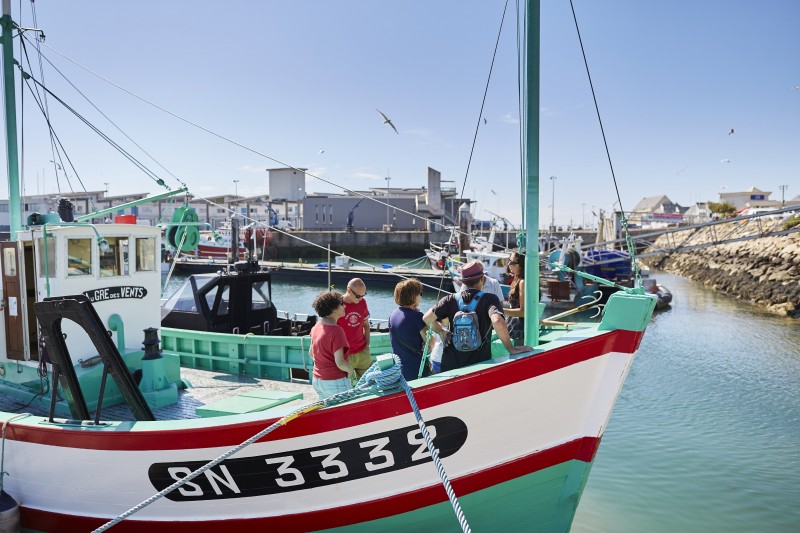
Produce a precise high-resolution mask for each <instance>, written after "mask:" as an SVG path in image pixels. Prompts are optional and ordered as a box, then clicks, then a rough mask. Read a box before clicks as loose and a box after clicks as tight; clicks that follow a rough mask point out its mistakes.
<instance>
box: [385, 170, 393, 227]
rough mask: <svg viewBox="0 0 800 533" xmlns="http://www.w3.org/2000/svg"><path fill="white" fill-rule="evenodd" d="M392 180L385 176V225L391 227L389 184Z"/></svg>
mask: <svg viewBox="0 0 800 533" xmlns="http://www.w3.org/2000/svg"><path fill="white" fill-rule="evenodd" d="M391 180H392V178H390V177H389V176H386V225H391V218H390V208H389V183H391Z"/></svg>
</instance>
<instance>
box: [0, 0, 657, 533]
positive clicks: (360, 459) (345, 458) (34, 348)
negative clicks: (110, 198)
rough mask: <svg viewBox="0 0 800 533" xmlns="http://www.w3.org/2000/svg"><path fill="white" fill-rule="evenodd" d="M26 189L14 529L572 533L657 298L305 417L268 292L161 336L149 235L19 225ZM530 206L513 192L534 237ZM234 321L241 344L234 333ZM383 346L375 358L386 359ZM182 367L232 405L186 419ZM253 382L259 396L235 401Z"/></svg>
mask: <svg viewBox="0 0 800 533" xmlns="http://www.w3.org/2000/svg"><path fill="white" fill-rule="evenodd" d="M3 5H4V8H5V10H6V11H5V12H4V15H3V43H4V52H5V55H4V58H5V59H6V60H5V61H4V68H5V69H6V79H13V76H14V72H13V70H14V69H13V64H12V63H11V62H10V61H8V60H7V59H8V58H9V57H10V53H11V38H12V32H13V31H14V28H15V25H14V24H13V22H12V21H11V18H10V13H9V12H8V10H10V2H4V4H3ZM538 17H539V13H538V2H535V1H530V2H528V6H527V12H526V13H520V16H519V20H521V21H525V24H526V27H525V28H521V33H522V34H524V35H525V36H526V39H527V50H528V52H527V59H528V61H524V62H522V64H523V65H525V66H526V77H525V80H526V81H525V101H526V105H525V110H526V111H525V112H526V113H527V114H526V115H525V117H524V120H523V121H522V123H523V124H524V127H525V135H526V136H527V139H529V142H527V143H524V145H525V148H526V150H529V153H527V154H526V159H525V166H526V170H527V172H526V173H525V175H524V177H523V180H524V181H526V182H527V181H528V180H533V179H538V168H537V167H536V165H535V164H534V163H535V162H537V161H538V115H536V113H538V111H539V102H538V85H537V83H538V76H537V75H536V74H537V73H536V70H537V69H535V68H531V69H527V65H528V64H529V63H531V62H533V61H534V60H535V59H536V58H537V56H538V53H536V51H537V50H538V42H537V39H538V35H539V31H538V28H537V27H536V25H538V23H539V22H538ZM528 22H530V24H531V25H532V26H530V27H528ZM20 35H21V34H19V33H17V35H16V36H17V37H19V36H20ZM21 64H22V62H20V63H18V65H21ZM14 85H15V84H14V83H7V84H6V91H7V93H6V99H5V101H6V106H8V107H7V110H6V116H7V117H8V116H13V114H14V112H15V111H16V110H15V100H14V93H13V91H14ZM8 131H9V132H10V133H9V138H10V140H9V151H8V152H9V157H10V158H16V143H15V138H14V139H11V137H12V136H13V135H15V132H14V129H13V128H12V127H11V126H9V129H8ZM12 134H13V135H12ZM16 168H17V165H16V164H14V163H12V162H10V163H9V169H16ZM18 180H19V176H17V175H16V174H15V173H14V172H12V171H11V170H10V172H9V181H10V183H11V184H12V185H10V191H9V192H10V206H12V207H11V210H12V211H11V240H10V241H9V242H5V243H3V244H2V262H3V269H2V272H3V274H2V275H3V285H2V287H3V295H2V296H3V301H6V302H8V305H7V306H6V307H5V309H4V313H5V324H6V328H5V329H4V330H3V331H2V335H3V336H4V338H5V341H6V343H5V345H6V346H7V350H6V351H5V352H4V353H2V354H0V369H2V372H0V396H2V397H3V398H5V400H6V403H4V404H3V410H2V412H0V420H2V422H3V427H4V442H3V445H4V472H3V474H4V475H5V477H4V485H3V489H4V492H5V493H6V494H7V495H8V496H9V497H10V498H13V499H15V500H16V501H17V502H19V511H20V518H21V525H22V527H23V528H24V529H26V530H36V531H76V532H79V531H89V530H92V529H95V528H100V529H101V530H105V529H106V528H108V527H111V526H113V527H114V531H120V532H134V531H135V532H139V531H150V532H156V533H158V532H170V533H183V532H192V533H194V532H197V531H205V530H208V531H212V530H213V531H242V530H244V531H255V530H277V531H322V530H331V529H334V528H345V529H347V530H353V531H400V530H405V531H407V530H413V529H420V528H425V529H443V530H452V529H453V527H454V525H455V521H456V517H457V518H458V520H459V521H460V522H461V524H462V525H463V526H464V529H466V528H467V527H468V526H466V524H467V521H469V524H470V526H471V527H472V528H474V530H476V531H486V530H500V531H513V530H533V529H536V530H547V531H568V530H569V529H570V525H571V523H572V519H573V516H574V513H575V509H576V506H577V504H578V501H579V500H580V496H581V493H582V491H583V488H584V486H585V485H586V481H587V477H588V475H589V472H590V470H591V467H592V464H593V462H594V459H595V454H596V452H597V449H598V446H599V445H600V441H601V439H602V437H603V433H604V431H605V428H606V426H607V424H608V421H609V417H610V415H611V410H612V408H613V406H614V403H615V401H616V399H617V397H618V395H619V393H620V390H621V388H622V386H623V383H624V381H625V377H626V376H627V374H628V371H629V370H630V367H631V364H632V361H633V357H634V354H635V353H636V351H637V350H638V348H639V346H640V343H641V341H642V338H643V335H644V332H645V329H646V327H647V325H648V322H649V319H650V316H651V314H652V311H653V308H654V306H655V300H656V298H655V297H654V296H653V295H649V294H645V293H644V291H643V290H642V289H641V288H633V289H625V290H622V291H620V292H618V293H616V294H613V295H611V297H610V298H609V300H608V303H607V304H606V306H605V307H604V309H603V312H602V317H601V319H600V321H599V322H595V323H579V324H575V325H572V326H570V327H562V326H558V325H555V326H554V325H545V326H542V327H540V324H539V321H538V320H534V319H531V320H526V321H525V328H526V331H525V339H526V342H527V343H528V344H530V345H531V346H533V349H532V350H531V351H530V352H527V353H522V354H515V355H513V356H511V355H509V353H508V352H507V351H506V350H505V348H504V347H503V345H502V344H501V343H499V342H498V341H494V342H493V343H492V358H491V359H489V360H487V361H484V362H481V363H479V364H476V365H472V366H469V367H465V368H459V369H455V370H450V371H446V372H443V373H440V374H436V375H433V376H428V377H423V378H420V379H417V380H413V381H411V382H410V383H408V384H406V383H405V382H404V381H398V379H402V378H398V377H397V376H399V375H401V374H400V373H398V372H397V370H398V367H397V365H392V364H391V361H388V363H389V364H388V365H380V366H379V365H374V366H373V369H372V370H371V373H370V376H371V377H370V380H365V381H364V382H363V383H361V384H360V387H359V389H358V391H357V394H358V395H359V396H358V397H357V398H356V393H353V394H352V395H349V393H348V394H345V395H342V396H337V397H336V398H333V399H329V400H327V401H326V402H324V403H323V402H316V403H312V404H309V403H307V402H305V401H303V395H302V394H298V393H294V392H292V391H291V390H286V388H291V387H289V386H292V385H296V383H292V381H296V379H297V378H296V376H295V375H293V373H292V372H291V369H292V368H294V367H295V366H297V365H303V366H304V368H305V369H306V371H307V372H308V371H310V370H311V369H312V365H313V361H312V359H311V357H310V356H309V352H308V351H309V345H310V342H309V341H310V339H309V337H308V335H305V334H303V332H297V333H299V334H292V333H294V332H292V331H289V332H288V333H289V335H277V336H274V335H273V334H272V333H273V331H274V329H273V319H275V318H276V317H275V316H274V313H273V306H272V305H271V301H270V302H269V303H268V300H271V295H270V293H269V291H268V290H265V289H264V285H263V281H264V279H262V278H260V277H259V276H260V275H261V274H260V273H258V272H254V271H251V270H250V268H251V267H249V266H244V265H240V266H239V267H236V266H234V269H233V271H231V270H227V271H226V272H220V273H218V274H215V276H217V278H214V282H213V283H212V282H211V281H210V280H209V281H205V282H202V283H201V281H202V280H200V279H199V278H197V279H195V280H194V282H193V283H194V286H193V287H192V291H191V297H190V298H189V297H187V299H186V300H185V302H182V300H181V297H180V296H178V297H176V300H175V302H176V305H175V306H173V307H172V308H171V310H168V312H167V315H165V317H166V318H169V315H170V314H171V313H173V312H187V313H194V315H195V317H196V319H197V320H198V321H200V320H201V318H203V319H207V318H208V316H209V315H207V314H206V313H204V312H200V311H205V310H207V309H208V310H213V313H214V316H215V320H217V321H218V322H215V323H213V324H212V326H213V327H209V324H208V323H207V322H206V323H205V324H200V323H199V322H198V325H199V327H198V329H190V328H188V327H187V326H186V324H185V323H183V324H181V323H175V324H174V325H178V326H181V327H165V326H162V325H161V307H160V302H159V280H160V272H159V265H160V262H158V261H156V257H157V255H156V253H157V251H158V250H159V249H160V232H159V231H158V229H157V228H149V227H146V226H134V225H123V224H115V225H112V224H110V225H103V224H101V225H92V224H89V223H73V222H68V221H64V220H61V219H57V218H55V217H52V218H46V219H32V220H29V221H27V224H26V226H25V227H20V226H21V221H20V220H19V217H18V216H17V215H18V214H19V213H18V212H16V211H15V209H16V208H17V207H14V206H18V204H19V201H18V200H19V198H18V187H17V184H18ZM526 184H527V183H526ZM526 184H523V185H526ZM535 189H536V188H535V187H523V190H526V191H530V192H529V197H528V198H527V199H526V204H527V205H528V206H530V207H529V210H528V212H527V213H526V227H528V228H533V231H534V232H535V231H536V230H535V228H537V227H538V207H537V206H538V198H537V197H535V195H534V194H533V192H532V191H534V190H535ZM126 226H127V227H126ZM181 227H182V226H178V227H177V228H178V229H175V228H173V229H171V230H170V231H168V232H167V235H168V238H169V239H170V240H171V242H173V243H175V242H179V243H183V242H184V241H185V240H186V239H185V235H184V236H181V237H180V238H177V237H178V236H179V234H181V233H182V232H181V230H180V228H181ZM192 235H194V234H193V233H192ZM181 247H182V245H181ZM248 276H249V277H251V280H250V284H249V288H246V289H245V290H246V291H250V294H249V299H248V298H245V300H237V299H236V294H238V292H239V288H238V284H236V285H237V287H236V288H235V287H234V285H232V284H228V283H227V282H228V281H232V280H239V281H240V280H242V279H244V278H245V277H248ZM526 278H527V279H530V280H532V281H531V283H530V285H529V288H530V290H528V291H526V308H527V309H530V310H532V311H534V310H536V309H538V307H539V306H538V302H536V297H537V296H538V295H537V294H536V293H537V292H538V291H537V288H538V262H537V261H529V262H527V263H526ZM257 285H258V287H257ZM246 287H247V286H246ZM254 293H255V294H254ZM178 302H182V303H181V305H183V303H185V304H186V305H187V306H188V307H187V309H183V308H180V309H178V307H179V306H178V305H177V304H178ZM192 306H194V309H192ZM231 313H233V314H236V315H237V316H240V317H242V316H244V317H245V318H246V320H248V324H251V323H252V325H248V326H247V328H244V329H247V331H244V329H239V330H238V331H235V330H231V328H235V327H237V326H234V325H233V322H224V321H225V320H226V315H229V314H231ZM248 315H250V316H248ZM184 318H186V317H184ZM231 318H233V317H231ZM278 323H279V322H276V324H278ZM266 324H269V327H267V326H266ZM208 329H211V331H208ZM281 329H283V328H282V327H281ZM290 329H291V328H290ZM140 331H143V335H142V334H139V335H137V332H140ZM283 332H284V333H286V331H285V330H284V331H283ZM159 335H160V339H159ZM387 337H388V336H383V337H376V338H375V339H374V340H373V341H372V343H371V348H373V349H374V350H375V352H376V353H380V352H379V350H380V346H378V344H379V342H378V341H387V340H388V339H387ZM371 339H372V338H371ZM160 347H161V348H163V350H162V349H159V348H160ZM382 362H383V361H382ZM187 367H197V368H200V369H202V370H203V371H205V372H208V373H211V376H212V377H211V378H210V379H209V380H208V383H209V385H208V387H198V389H206V388H207V389H212V390H214V391H217V392H218V393H219V394H220V395H222V394H225V393H227V394H228V396H223V397H221V398H218V399H215V400H212V399H208V398H206V399H205V400H198V399H197V398H196V397H195V396H193V395H192V391H191V390H190V389H189V390H187V389H185V386H186V384H185V382H184V378H183V377H182V372H183V371H184V369H186V368H187ZM392 376H394V379H395V380H394V381H391V382H390V381H389V378H390V377H392ZM109 377H110V378H111V379H109ZM232 383H235V384H236V385H232ZM306 383H307V382H306ZM253 384H258V387H255V388H253V387H252V386H253ZM244 385H249V386H250V388H252V389H253V390H248V391H247V393H241V394H238V395H236V393H237V392H239V390H240V389H236V388H234V387H239V386H244ZM281 387H284V388H281ZM232 389H233V390H232ZM404 391H406V392H404ZM197 392H201V391H197ZM231 395H235V396H231ZM47 397H49V399H50V401H46V400H45V401H43V399H44V398H47ZM186 400H188V401H186ZM114 404H117V405H114ZM542 406H547V408H546V409H543V408H542ZM22 411H24V412H22ZM443 485H444V486H445V487H448V490H443V488H442V486H443ZM456 498H458V500H457V499H456ZM459 501H460V504H459ZM454 515H455V516H454Z"/></svg>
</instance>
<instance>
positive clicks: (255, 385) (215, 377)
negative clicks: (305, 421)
mask: <svg viewBox="0 0 800 533" xmlns="http://www.w3.org/2000/svg"><path fill="white" fill-rule="evenodd" d="M181 378H182V379H183V381H184V382H188V384H191V386H189V387H188V388H186V389H184V390H180V391H178V402H177V403H175V404H172V405H166V406H164V407H159V408H156V409H153V414H154V415H155V417H156V420H183V419H191V418H201V417H200V415H198V414H197V408H198V407H203V406H205V405H209V404H211V403H214V402H218V401H220V400H225V399H229V398H233V397H235V396H239V395H242V394H244V393H250V392H254V391H280V392H291V393H297V394H302V395H303V397H302V399H298V400H293V401H291V402H287V403H285V404H283V406H291V405H297V406H299V405H302V404H305V403H309V402H313V401H316V400H317V393H316V392H315V391H314V389H313V387H311V385H310V384H308V383H303V382H285V381H275V380H269V379H259V378H254V377H250V376H234V375H231V374H225V373H222V372H213V371H208V370H200V369H195V368H185V367H182V368H181ZM45 400H46V401H44V402H33V403H26V402H23V401H19V400H16V399H14V398H11V397H9V396H6V395H3V394H0V410H2V411H6V412H12V413H13V412H19V413H30V414H32V415H36V416H47V415H48V414H49V409H48V407H47V405H49V401H50V395H49V394H45ZM57 417H58V416H57ZM59 418H60V417H59ZM100 418H101V419H102V420H134V417H133V414H132V413H131V410H130V409H129V408H128V406H126V405H114V406H111V407H104V408H103V414H102V416H101V417H100Z"/></svg>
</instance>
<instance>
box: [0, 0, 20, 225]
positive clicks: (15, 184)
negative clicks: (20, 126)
mask: <svg viewBox="0 0 800 533" xmlns="http://www.w3.org/2000/svg"><path fill="white" fill-rule="evenodd" d="M0 26H2V28H3V36H2V39H1V40H2V43H3V86H4V88H5V114H6V116H5V119H6V156H7V157H6V159H7V161H8V220H9V231H10V235H9V236H10V240H12V241H15V240H17V232H18V231H19V230H21V229H22V213H21V209H20V207H21V206H20V199H19V159H18V157H19V156H18V151H17V100H16V96H15V94H14V46H13V39H12V37H13V32H14V21H13V20H11V0H3V17H2V18H1V19H0Z"/></svg>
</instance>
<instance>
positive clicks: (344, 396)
mask: <svg viewBox="0 0 800 533" xmlns="http://www.w3.org/2000/svg"><path fill="white" fill-rule="evenodd" d="M392 357H393V358H394V364H393V365H392V366H391V367H389V368H387V369H385V370H381V368H380V367H379V366H378V363H374V364H373V365H372V366H371V367H369V369H368V370H367V371H366V372H365V373H364V375H363V376H361V379H359V380H358V383H357V384H356V386H355V388H354V389H350V390H348V391H344V392H340V393H339V394H335V395H333V396H330V397H328V398H325V399H324V400H320V401H317V402H313V403H311V404H307V405H303V406H302V407H300V408H298V409H295V410H294V411H292V412H291V413H290V414H288V415H286V416H285V417H283V418H281V419H280V420H278V421H276V422H274V423H273V424H272V425H270V426H269V427H267V428H265V429H263V430H261V431H259V432H258V433H256V434H255V435H253V436H252V437H250V438H249V439H247V440H246V441H244V442H242V443H241V444H239V445H237V446H236V447H234V448H231V449H230V450H228V451H226V452H225V453H223V454H222V455H220V456H219V457H217V458H216V459H213V460H212V461H210V462H208V463H206V464H205V465H203V466H201V467H200V468H198V469H197V470H195V471H194V472H192V473H191V474H189V475H187V476H186V477H183V478H181V479H180V480H178V481H176V482H175V483H173V484H172V485H170V486H169V487H167V488H165V489H164V490H162V491H161V492H158V493H157V494H154V495H153V496H151V497H149V498H147V499H146V500H144V501H143V502H141V503H139V504H138V505H136V506H134V507H132V508H130V509H129V510H127V511H125V512H124V513H122V514H121V515H119V516H117V517H116V518H114V519H113V520H110V521H109V522H106V523H105V524H103V525H102V526H100V527H98V528H97V529H95V530H94V532H93V533H100V532H102V531H106V530H107V529H110V528H111V527H113V526H115V525H116V524H118V523H120V522H122V521H123V520H125V519H126V518H128V517H129V516H131V515H133V514H134V513H137V512H139V511H141V510H142V509H144V508H145V507H147V506H148V505H150V504H151V503H153V502H155V501H156V500H158V499H160V498H162V497H163V496H166V495H167V494H169V493H170V492H172V491H173V490H175V489H177V488H180V487H181V486H183V485H184V484H185V483H188V482H189V481H191V480H192V479H194V478H196V477H197V476H199V475H200V474H202V473H203V472H205V471H206V470H209V469H210V468H213V467H215V466H216V465H218V464H219V463H221V462H222V461H224V460H225V459H227V458H228V457H230V456H232V455H233V454H235V453H237V452H238V451H240V450H242V449H243V448H245V447H247V446H249V445H250V444H252V443H254V442H256V441H257V440H260V439H261V438H263V437H264V436H266V435H268V434H269V433H271V432H272V431H274V430H275V429H277V428H279V427H280V426H283V425H285V424H288V423H289V422H291V421H292V420H294V419H295V418H297V417H298V416H301V415H303V414H305V413H310V412H311V411H314V410H316V409H319V408H322V407H330V406H333V405H338V404H340V403H344V402H347V401H350V400H352V399H354V398H356V397H358V396H362V395H364V394H367V393H371V394H377V393H381V392H384V391H390V390H393V389H397V388H398V385H399V386H400V387H402V388H403V389H404V390H405V391H406V396H408V400H409V402H410V403H411V407H412V409H413V410H414V416H416V418H417V423H418V424H419V427H420V430H421V431H422V437H423V438H424V439H425V445H426V446H427V447H428V451H429V452H430V454H431V458H432V459H433V462H434V464H435V465H436V471H437V472H438V473H439V478H441V480H442V484H443V485H444V488H445V491H446V492H447V497H448V498H450V503H451V504H452V506H453V509H454V510H455V512H456V517H457V518H458V522H459V524H461V529H462V530H463V531H464V532H470V531H471V529H470V528H469V524H467V520H466V518H465V517H464V513H463V512H462V511H461V506H460V505H459V503H458V499H457V498H456V495H455V493H454V492H453V488H452V487H451V486H450V481H449V480H448V478H447V473H446V472H445V471H444V466H443V465H442V462H441V460H440V458H439V452H438V451H437V450H436V448H435V447H434V446H433V439H432V438H431V436H430V433H428V428H427V427H426V426H425V422H424V421H423V420H422V415H421V414H420V412H419V407H417V401H416V400H415V399H414V394H413V392H411V387H409V386H408V383H406V380H405V379H403V370H402V368H401V366H400V358H399V357H397V356H396V355H392ZM3 430H5V426H4V427H3ZM3 436H4V435H3ZM0 460H2V456H0Z"/></svg>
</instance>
